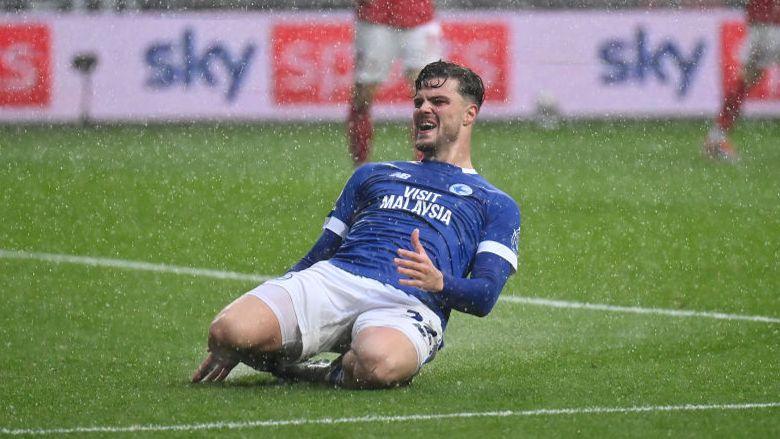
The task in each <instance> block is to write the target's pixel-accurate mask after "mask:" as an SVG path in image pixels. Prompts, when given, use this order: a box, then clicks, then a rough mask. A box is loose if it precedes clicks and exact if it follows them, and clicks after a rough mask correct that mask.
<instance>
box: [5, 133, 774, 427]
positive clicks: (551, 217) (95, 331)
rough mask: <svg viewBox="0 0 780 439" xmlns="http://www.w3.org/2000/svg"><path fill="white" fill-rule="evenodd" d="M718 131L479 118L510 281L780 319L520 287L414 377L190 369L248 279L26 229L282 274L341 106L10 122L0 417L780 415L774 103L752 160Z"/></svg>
mask: <svg viewBox="0 0 780 439" xmlns="http://www.w3.org/2000/svg"><path fill="white" fill-rule="evenodd" d="M704 130H705V128H704V125H703V124H701V123H695V122H669V123H659V122H632V123H585V122H582V123H572V124H568V125H565V126H563V127H562V128H561V129H560V130H557V131H541V130H538V129H536V128H535V127H533V126H531V125H528V124H523V123H514V124H509V123H485V124H482V126H480V127H479V128H478V129H477V132H476V134H475V139H474V149H475V153H474V158H475V160H474V162H475V165H476V167H477V169H478V170H479V171H480V173H482V174H483V175H484V176H485V177H487V178H488V180H490V181H491V182H493V183H494V184H496V186H498V187H500V188H502V189H504V190H505V191H506V192H508V193H509V194H510V195H512V196H513V197H514V198H515V199H516V200H517V201H518V203H519V204H520V207H521V211H522V214H523V231H522V237H521V255H520V268H519V271H518V273H517V275H515V276H514V277H513V278H512V279H511V280H510V282H509V283H508V285H507V287H506V289H505V290H504V293H503V296H506V297H511V296H530V297H539V298H547V299H559V300H565V301H576V302H589V303H599V304H611V305H617V306H636V307H642V308H662V309H679V310H695V311H706V312H721V313H729V314H738V315H745V316H766V317H771V318H773V319H775V322H774V323H773V322H760V321H739V320H717V319H712V318H705V317H687V318H682V317H673V316H668V315H658V314H631V313H621V312H604V311H594V310H585V309H568V308H563V309H559V308H551V307H545V306H538V305H531V304H523V303H514V302H510V301H506V300H505V301H502V302H499V304H498V305H497V306H496V309H495V310H494V311H493V313H492V314H491V315H490V316H488V317H487V318H484V319H479V318H476V317H472V316H466V315H460V314H455V315H454V316H453V318H452V320H451V323H450V325H449V329H448V332H447V347H446V348H445V350H443V351H442V352H441V353H440V354H439V356H438V357H437V358H436V360H435V361H434V362H433V363H432V364H430V365H429V366H427V367H426V368H425V369H424V371H423V372H422V373H421V374H420V375H419V376H418V377H417V379H416V380H415V381H414V383H413V384H412V385H411V386H410V387H407V388H402V389H395V390H389V391H371V392H356V391H345V390H335V389H330V388H326V387H319V386H313V385H307V384H294V385H286V384H285V385H282V384H279V383H277V382H276V381H275V380H273V379H272V378H271V377H270V376H268V375H266V374H257V373H250V372H249V371H247V370H239V371H238V372H239V373H237V374H236V376H235V377H233V378H231V379H230V380H229V381H228V382H227V383H225V384H223V385H190V384H188V378H189V375H190V373H191V372H192V370H193V369H194V368H195V367H196V366H197V364H198V363H199V361H200V360H201V357H202V355H203V352H204V344H205V336H206V330H207V327H208V324H209V322H210V320H211V318H212V317H213V316H214V314H215V313H216V312H217V311H218V310H219V309H220V308H221V307H222V306H224V305H225V304H226V303H228V302H229V301H231V300H232V299H233V298H235V297H237V296H238V295H240V294H241V293H243V292H244V291H246V290H248V289H250V288H252V287H253V286H254V285H255V283H254V282H251V281H243V280H220V279H213V278H209V277H205V276H197V275H178V274H173V273H165V272H150V271H143V270H136V269H131V268H110V267H100V266H90V265H84V264H78V263H53V262H50V261H45V260H40V258H39V259H35V258H33V259H19V258H16V257H11V256H9V255H10V254H11V253H8V251H9V250H15V251H24V252H44V253H52V254H63V255H80V256H91V257H96V258H113V259H122V260H128V261H143V262H150V263H160V264H171V265H176V266H187V267H197V268H207V269H214V270H224V271H234V272H242V273H256V274H263V275H276V274H280V273H282V272H284V271H285V270H286V269H287V268H288V267H289V266H290V265H292V264H293V263H294V262H295V261H296V260H297V259H298V258H299V257H300V256H302V255H303V254H304V253H305V252H306V251H307V250H308V248H309V246H310V245H311V244H312V243H313V241H314V240H315V239H316V237H317V236H318V235H319V230H320V226H321V224H322V220H323V218H324V216H325V215H326V214H327V212H328V211H329V209H330V207H331V205H332V203H333V201H334V200H335V198H336V197H337V196H338V193H339V191H340V190H341V187H342V185H343V183H344V182H345V181H346V179H347V178H348V176H349V175H350V173H351V165H350V162H349V159H348V158H347V156H346V151H345V149H346V147H345V145H344V139H343V127H342V126H341V125H338V124H333V125H330V124H322V125H256V126H253V125H195V126H154V127H132V126H131V127H106V128H93V129H87V130H83V129H78V128H73V127H53V128H52V127H8V126H7V127H0V188H2V189H0V206H2V207H1V208H0V250H5V251H6V252H5V253H3V254H2V255H3V256H2V257H0V294H2V308H0V319H2V320H1V321H2V324H0V342H1V343H2V345H1V346H2V355H0V436H3V435H9V434H21V433H25V432H27V433H31V432H33V430H34V431H37V432H38V433H52V434H56V433H58V434H68V433H69V434H71V435H77V436H84V435H92V436H116V435H119V434H124V433H128V432H134V433H139V432H140V433H143V434H146V435H154V436H182V435H185V434H186V435H192V434H200V435H204V436H211V435H213V434H215V433H217V432H218V433H219V434H222V435H228V436H255V435H263V436H299V437H303V436H324V437H329V436H330V437H336V436H339V437H340V436H361V437H366V436H367V437H386V436H415V437H422V436H453V435H455V436H464V437H474V436H476V435H483V436H486V437H487V436H490V437H493V436H505V437H510V436H511V437H516V436H556V437H560V436H574V435H579V436H586V437H624V436H638V437H642V436H647V437H656V436H667V435H671V436H694V437H734V436H743V437H778V436H780V407H778V403H780V378H778V377H780V362H779V361H778V359H780V324H778V323H776V319H778V318H780V299H779V298H778V294H779V293H780V263H778V261H779V260H780V178H778V169H780V140H778V139H780V124H777V123H776V122H761V121H752V122H747V123H744V124H741V125H740V126H739V128H738V130H737V132H736V133H735V135H734V141H735V143H736V144H737V145H739V146H740V148H741V152H742V155H743V160H742V161H741V162H740V163H738V164H736V165H727V164H720V163H712V162H709V161H707V160H704V159H703V158H701V156H700V154H699V150H698V147H699V145H700V143H701V140H702V139H703V135H704ZM406 138H407V136H406V134H405V132H404V127H403V125H394V124H390V125H380V126H379V127H378V130H377V133H376V154H375V157H374V159H376V160H399V159H407V158H408V157H410V156H411V151H410V150H409V147H408V146H407V145H406V142H405V139H406ZM766 403H769V404H774V405H773V406H770V407H754V408H745V407H746V406H745V405H748V406H749V405H751V404H766ZM731 404H736V405H738V406H736V407H732V406H730V405H731ZM685 405H701V406H704V407H700V408H701V409H696V407H691V406H689V407H688V408H684V407H683V406H685ZM666 406H671V407H672V409H662V407H666ZM593 408H607V409H610V410H600V409H597V410H593ZM632 408H640V409H632ZM544 409H549V410H553V412H548V413H543V412H539V410H544ZM561 409H572V410H571V411H560V410H561ZM612 409H614V410H612ZM555 410H559V411H555ZM497 412H503V414H501V413H497ZM508 412H511V413H508ZM438 415H453V416H454V415H457V417H448V418H442V417H438ZM364 416H377V417H384V418H381V419H377V420H373V421H372V420H367V419H363V420H354V419H352V418H357V417H364ZM392 417H401V418H392ZM324 418H332V419H335V420H337V422H336V423H324V422H321V421H318V420H322V419H324ZM350 419H352V420H350ZM307 421H314V422H308V423H307ZM217 422H232V423H234V424H231V425H225V424H221V425H216V426H214V425H212V426H209V425H204V424H208V423H217ZM264 422H265V423H264ZM149 426H152V427H149ZM92 427H99V428H102V430H101V429H97V430H96V431H95V430H90V428H92ZM145 429H146V430H145Z"/></svg>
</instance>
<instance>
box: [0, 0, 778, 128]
mask: <svg viewBox="0 0 780 439" xmlns="http://www.w3.org/2000/svg"><path fill="white" fill-rule="evenodd" d="M439 18H440V21H441V22H442V26H443V31H444V37H445V57H446V58H448V59H451V60H453V61H456V62H460V63H463V64H466V65H468V66H470V67H471V68H473V69H474V70H475V71H477V72H478V73H479V74H480V75H481V76H482V77H483V79H484V80H485V83H486V85H487V89H488V91H487V100H486V104H485V106H484V108H483V116H484V117H486V118H498V119H510V118H527V117H530V116H532V114H533V112H534V111H535V108H536V105H537V103H538V102H539V101H550V100H552V101H554V102H555V103H556V104H557V106H558V107H559V109H560V110H561V112H562V113H563V114H564V115H565V116H568V117H575V118H576V117H587V118H619V117H628V118H642V117H660V118H666V117H711V116H712V115H713V114H715V113H716V112H717V111H718V108H719V105H720V97H721V95H722V93H723V90H724V87H730V86H731V85H730V84H733V81H734V78H733V74H732V73H730V72H733V67H734V65H735V63H738V62H739V56H738V53H739V49H740V46H741V44H742V43H743V41H744V39H745V29H744V24H743V23H742V21H741V16H740V14H739V13H738V12H734V11H727V10H712V11H705V12H700V11H695V12H684V11H683V12H681V11H630V12H621V13H615V12H611V13H609V12H603V11H602V12H574V11H571V12H566V11H559V12H451V11H450V12H443V13H442V14H440V17H439ZM352 20H353V17H352V15H351V14H350V13H348V12H323V13H242V14H225V13H190V14H176V15H162V16H160V15H151V14H140V15H93V16H80V15H72V14H70V15H54V14H36V15H0V122H3V121H4V122H14V121H35V122H47V121H51V122H69V121H77V120H79V118H80V117H81V112H82V109H84V108H85V107H84V105H87V106H88V107H87V108H88V110H89V115H90V117H91V118H93V119H95V120H100V121H133V122H143V121H191V120H342V119H343V118H344V117H345V114H346V111H347V101H348V97H349V91H350V85H351V82H352V65H353V52H352V40H353V26H352ZM84 53H92V54H95V55H96V56H97V58H98V64H97V67H96V69H95V71H94V73H93V74H92V75H91V76H90V77H89V78H90V79H89V84H88V83H87V80H86V77H85V76H83V75H82V74H80V73H79V72H78V71H77V70H76V69H74V68H73V65H72V63H73V59H74V57H76V56H78V55H80V54H84ZM406 87H407V86H406V85H405V83H404V80H403V76H402V72H401V67H400V65H396V66H395V67H394V69H393V74H392V77H391V78H390V79H389V80H388V81H387V82H386V83H385V84H384V85H383V86H382V88H381V89H380V92H379V96H378V101H377V104H376V106H375V109H374V113H375V116H376V117H377V118H378V119H388V118H392V119H399V118H406V117H408V116H409V111H410V103H409V99H408V98H409V91H408V89H407V88H406ZM85 93H86V104H85ZM746 113H747V114H748V115H750V114H764V115H775V116H777V115H780V74H779V69H778V68H772V69H770V70H769V71H768V72H767V74H766V75H765V79H764V82H763V83H762V84H761V86H760V87H758V89H757V90H756V91H754V92H753V93H751V96H750V98H749V100H748V102H747V105H746Z"/></svg>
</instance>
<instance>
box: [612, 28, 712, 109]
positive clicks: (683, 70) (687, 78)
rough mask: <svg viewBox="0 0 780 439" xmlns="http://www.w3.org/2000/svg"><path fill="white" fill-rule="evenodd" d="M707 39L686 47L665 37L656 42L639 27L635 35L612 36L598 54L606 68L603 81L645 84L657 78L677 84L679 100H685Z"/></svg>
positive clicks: (666, 82) (657, 79) (618, 83)
mask: <svg viewBox="0 0 780 439" xmlns="http://www.w3.org/2000/svg"><path fill="white" fill-rule="evenodd" d="M706 48H707V43H706V42H705V40H704V39H703V38H702V39H699V40H698V41H697V42H696V43H695V44H694V45H693V47H690V48H688V49H686V48H684V47H682V45H681V44H680V42H679V41H675V40H674V39H672V38H664V39H663V40H661V41H658V42H657V43H656V44H652V43H651V40H650V37H649V32H648V31H647V30H646V29H645V28H644V27H642V26H639V27H637V28H636V30H635V32H634V36H633V38H631V37H629V38H612V39H609V40H606V41H604V42H603V43H601V44H600V45H599V49H598V54H599V58H600V60H601V63H602V65H603V66H604V71H603V73H602V74H601V78H600V79H601V82H602V83H604V84H606V85H615V86H616V85H625V84H632V83H633V84H639V85H640V86H641V85H643V84H644V83H645V82H647V81H652V80H655V81H657V82H659V83H661V84H669V85H672V86H674V87H675V91H676V95H677V98H678V99H683V98H684V97H685V96H686V95H687V93H688V90H689V89H690V86H691V84H692V83H693V79H694V77H695V76H696V73H697V71H698V70H699V66H700V65H701V61H702V59H703V55H704V52H705V50H706Z"/></svg>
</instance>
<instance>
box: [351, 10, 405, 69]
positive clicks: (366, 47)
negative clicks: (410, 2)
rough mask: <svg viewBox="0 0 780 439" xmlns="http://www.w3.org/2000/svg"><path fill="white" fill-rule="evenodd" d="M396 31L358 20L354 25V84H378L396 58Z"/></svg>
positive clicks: (397, 39) (397, 37)
mask: <svg viewBox="0 0 780 439" xmlns="http://www.w3.org/2000/svg"><path fill="white" fill-rule="evenodd" d="M398 42H399V35H398V31H397V30H396V29H393V28H391V27H388V26H382V25H378V24H373V23H366V22H364V21H360V20H358V21H357V23H356V24H355V82H356V83H359V84H379V83H382V82H384V80H385V79H387V77H388V75H389V73H390V67H391V65H392V63H393V60H395V58H396V57H397V56H398Z"/></svg>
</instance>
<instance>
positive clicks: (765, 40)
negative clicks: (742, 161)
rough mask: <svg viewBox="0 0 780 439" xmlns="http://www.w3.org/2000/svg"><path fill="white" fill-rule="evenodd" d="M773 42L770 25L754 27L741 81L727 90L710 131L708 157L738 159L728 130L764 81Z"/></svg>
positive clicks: (706, 151) (706, 148)
mask: <svg viewBox="0 0 780 439" xmlns="http://www.w3.org/2000/svg"><path fill="white" fill-rule="evenodd" d="M775 38H777V36H775ZM772 44H773V43H772V35H771V31H770V27H768V26H751V27H750V34H749V35H748V41H747V44H746V52H744V53H746V56H744V57H743V58H744V65H743V66H742V68H741V70H740V74H739V81H738V82H737V85H736V87H734V88H733V89H731V90H727V91H726V92H725V94H724V96H723V101H722V104H721V108H720V112H719V113H718V116H717V117H716V119H715V123H714V124H713V125H712V127H711V128H710V131H709V132H708V133H707V140H706V142H705V147H704V152H705V154H707V155H708V156H710V157H712V158H717V159H726V160H732V161H733V160H736V159H738V154H737V152H736V150H735V149H734V148H733V147H732V146H731V143H730V142H729V140H728V133H729V132H730V131H731V129H732V128H733V126H734V124H735V122H736V121H737V119H738V118H739V116H740V114H741V113H742V107H743V105H744V102H745V99H746V98H747V94H748V92H749V91H750V89H751V88H752V87H753V86H755V85H756V84H758V82H759V81H760V80H761V76H762V74H763V69H764V67H765V66H766V65H767V64H768V63H769V61H770V60H769V55H770V54H771V49H772ZM774 44H777V42H775V43H774Z"/></svg>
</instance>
